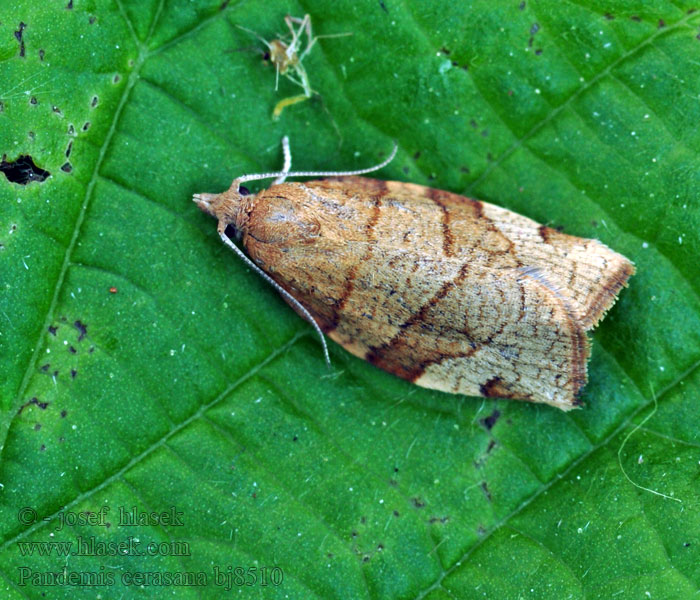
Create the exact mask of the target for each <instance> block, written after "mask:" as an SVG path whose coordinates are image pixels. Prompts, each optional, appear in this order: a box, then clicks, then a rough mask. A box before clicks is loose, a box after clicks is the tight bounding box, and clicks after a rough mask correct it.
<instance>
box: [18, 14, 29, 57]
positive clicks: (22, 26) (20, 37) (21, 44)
mask: <svg viewBox="0 0 700 600" xmlns="http://www.w3.org/2000/svg"><path fill="white" fill-rule="evenodd" d="M26 27H27V25H26V24H25V23H23V22H22V21H20V23H19V29H18V30H17V31H15V39H16V40H17V41H18V42H19V55H20V57H22V58H24V56H25V54H26V52H25V47H24V30H25V29H26Z"/></svg>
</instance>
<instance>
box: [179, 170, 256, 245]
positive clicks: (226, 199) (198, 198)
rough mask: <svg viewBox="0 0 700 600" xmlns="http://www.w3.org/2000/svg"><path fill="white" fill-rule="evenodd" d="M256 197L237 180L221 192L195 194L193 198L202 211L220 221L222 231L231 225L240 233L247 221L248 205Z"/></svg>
mask: <svg viewBox="0 0 700 600" xmlns="http://www.w3.org/2000/svg"><path fill="white" fill-rule="evenodd" d="M254 198H255V194H251V193H250V192H249V191H248V189H247V188H246V187H244V186H242V185H240V184H239V182H238V180H236V181H234V182H233V184H232V185H231V187H230V188H229V189H228V190H226V191H225V192H223V193H221V194H194V196H193V197H192V200H193V201H194V202H195V203H196V204H197V206H199V208H200V209H201V210H202V211H204V212H205V213H207V214H208V215H211V216H212V217H214V218H215V219H216V220H217V221H219V228H220V229H221V230H222V231H223V230H224V229H226V227H227V226H229V225H231V226H233V228H234V229H235V230H236V232H237V234H240V233H241V230H242V228H243V225H244V222H245V217H246V206H247V205H248V204H249V203H250V202H251V201H252V200H253V199H254Z"/></svg>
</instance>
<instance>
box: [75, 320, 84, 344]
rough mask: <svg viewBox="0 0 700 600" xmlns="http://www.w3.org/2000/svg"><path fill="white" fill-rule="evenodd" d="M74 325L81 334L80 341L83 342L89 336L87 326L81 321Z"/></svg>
mask: <svg viewBox="0 0 700 600" xmlns="http://www.w3.org/2000/svg"><path fill="white" fill-rule="evenodd" d="M73 325H74V327H75V328H76V329H77V330H78V331H79V332H80V335H79V336H78V341H79V342H81V341H82V340H83V338H84V337H85V336H86V335H87V325H85V324H84V323H82V322H81V321H80V319H78V320H77V321H76V322H75V323H73Z"/></svg>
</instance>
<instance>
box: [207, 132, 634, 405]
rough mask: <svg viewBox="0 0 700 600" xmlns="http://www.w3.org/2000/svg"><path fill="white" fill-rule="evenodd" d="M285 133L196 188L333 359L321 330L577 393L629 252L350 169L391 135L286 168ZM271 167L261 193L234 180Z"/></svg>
mask: <svg viewBox="0 0 700 600" xmlns="http://www.w3.org/2000/svg"><path fill="white" fill-rule="evenodd" d="M283 148H284V156H285V164H284V169H283V170H282V171H280V172H277V173H263V174H256V175H244V176H242V177H238V178H237V179H235V180H234V181H233V184H232V185H231V187H230V189H228V190H227V191H225V192H223V193H221V194H196V195H195V196H194V200H195V202H197V204H198V205H199V207H200V208H201V209H202V210H203V211H204V212H206V213H208V214H210V215H212V216H214V217H215V218H216V219H217V220H218V233H219V236H220V237H221V239H222V240H223V242H224V243H225V244H226V245H228V246H229V247H230V248H232V249H233V250H234V251H236V252H237V253H238V254H239V255H240V256H241V257H242V258H243V259H244V260H245V261H246V262H247V263H248V264H249V265H250V266H251V267H252V268H253V269H254V270H255V271H257V272H258V273H260V274H261V275H262V276H263V277H264V278H265V279H266V280H267V281H268V282H269V283H270V284H272V285H273V286H274V287H275V288H276V289H277V290H278V291H279V292H280V293H281V294H282V296H283V297H284V298H285V300H286V301H287V302H288V303H289V304H291V306H292V307H293V308H294V309H295V310H296V311H297V312H298V313H299V314H300V315H301V316H303V317H304V318H305V319H307V320H308V321H309V322H310V323H311V324H312V325H313V327H314V328H315V329H316V331H317V332H318V333H319V335H320V337H321V340H322V341H323V345H324V352H325V355H326V359H327V360H328V353H327V348H326V346H325V340H324V339H323V335H322V332H323V333H325V334H326V335H328V337H330V338H331V339H332V340H334V341H336V342H337V343H339V344H340V345H341V346H343V347H344V348H345V349H346V350H348V351H349V352H351V353H352V354H354V355H355V356H359V357H360V358H363V359H365V360H367V361H369V362H370V363H372V364H374V365H376V366H378V367H380V368H382V369H384V370H386V371H388V372H390V373H393V374H395V375H398V376H399V377H403V378H404V379H408V380H409V381H412V382H414V383H416V384H417V385H420V386H423V387H426V388H432V389H436V390H442V391H445V392H451V393H455V394H465V395H468V396H485V397H500V398H514V399H520V400H528V401H531V402H541V403H545V404H549V405H552V406H556V407H558V408H560V409H562V410H570V409H572V408H574V407H576V406H579V405H580V400H579V393H580V391H581V388H582V387H583V386H584V385H585V383H586V381H587V373H586V370H587V362H588V357H589V353H590V345H589V340H588V338H587V335H586V332H587V331H589V330H590V329H592V328H593V327H595V326H596V325H597V324H598V322H599V321H600V320H601V319H602V318H603V316H604V314H605V312H606V311H607V310H608V309H609V308H610V307H611V306H612V305H613V304H614V303H615V300H616V299H617V295H618V293H619V292H620V290H621V289H622V287H623V286H626V285H627V281H628V279H629V278H630V277H631V276H632V275H633V274H634V270H635V269H634V266H633V264H632V263H631V262H630V261H629V260H628V259H627V258H625V257H624V256H622V255H621V254H618V253H617V252H614V251H613V250H611V249H610V248H608V247H607V246H605V245H604V244H603V243H601V242H599V241H597V240H592V239H584V238H580V237H575V236H571V235H567V234H564V233H561V232H559V231H557V230H556V229H552V228H550V227H547V226H545V225H540V224H538V223H536V222H535V221H533V220H531V219H528V218H527V217H524V216H521V215H519V214H516V213H514V212H512V211H510V210H507V209H505V208H501V207H499V206H495V205H493V204H489V203H487V202H481V201H478V200H473V199H470V198H466V197H464V196H460V195H458V194H454V193H451V192H446V191H442V190H437V189H433V188H429V187H425V186H422V185H415V184H411V183H402V182H398V181H380V180H377V179H369V178H364V177H359V176H358V175H363V174H366V173H368V172H371V171H374V170H377V169H380V168H382V167H384V166H386V164H388V163H389V162H390V161H391V160H392V159H393V157H394V155H395V153H396V147H395V148H394V152H393V153H392V155H391V156H390V157H389V158H388V159H387V160H385V161H384V162H382V163H381V164H379V165H377V166H375V167H372V168H370V169H363V170H359V171H351V172H345V173H337V172H332V173H319V172H297V173H292V172H290V169H291V155H290V152H289V142H288V140H287V138H284V139H283ZM292 176H296V177H327V178H326V179H317V180H312V181H306V182H303V183H300V182H294V183H286V182H285V180H286V178H287V177H292ZM267 178H276V179H275V181H274V182H273V185H271V186H270V187H269V188H268V189H266V190H262V191H260V192H259V193H257V194H251V193H249V192H248V190H247V189H246V188H245V187H244V186H243V183H245V182H247V181H255V180H260V179H267ZM229 234H231V235H232V236H233V237H235V238H237V239H238V240H240V241H241V242H242V245H243V247H244V248H245V250H246V252H247V255H246V254H245V253H244V252H243V251H242V250H241V249H240V248H238V246H236V245H235V244H234V243H233V242H232V241H231V239H230V238H229Z"/></svg>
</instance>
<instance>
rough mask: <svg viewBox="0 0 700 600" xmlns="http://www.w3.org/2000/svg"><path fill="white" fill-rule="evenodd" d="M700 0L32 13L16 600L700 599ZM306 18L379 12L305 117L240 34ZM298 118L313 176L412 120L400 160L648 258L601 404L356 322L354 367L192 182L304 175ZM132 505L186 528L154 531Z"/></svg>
mask: <svg viewBox="0 0 700 600" xmlns="http://www.w3.org/2000/svg"><path fill="white" fill-rule="evenodd" d="M693 8H694V5H692V4H691V3H689V2H688V1H687V0H677V1H676V2H675V3H671V2H667V1H664V0H655V1H654V2H645V3H632V2H622V1H620V2H616V3H609V2H608V3H603V2H600V1H598V0H578V1H577V2H556V1H554V0H540V1H537V2H535V1H533V0H525V1H523V2H520V1H519V0H509V1H508V2H497V3H494V2H486V1H485V0H477V1H475V2H472V3H462V2H450V1H448V0H439V1H433V2H419V1H416V0H381V1H376V2H375V1H370V0H364V1H362V2H350V1H348V2H331V1H328V0H325V1H324V0H319V1H317V2H313V3H311V2H306V3H291V2H288V3H285V2H281V1H277V0H273V1H271V2H246V1H245V0H241V1H240V2H238V3H236V2H235V1H232V2H223V3H222V2H221V0H217V1H216V2H211V1H204V0H200V1H199V2H190V1H187V0H169V1H168V2H165V1H164V0H150V1H148V2H145V1H142V2H135V1H128V2H127V1H126V0H115V1H110V2H108V1H107V0H70V1H69V0H64V1H63V2H51V3H48V2H30V1H29V0H18V1H17V2H13V3H5V5H4V6H2V7H0V155H3V156H4V157H5V158H4V162H3V172H4V173H5V175H0V203H1V206H2V211H1V212H0V284H1V286H0V365H1V366H0V415H1V419H0V425H1V428H0V441H2V452H1V454H0V539H1V540H2V542H1V544H2V545H1V547H0V589H2V596H3V597H4V598H44V597H51V598H95V597H97V596H98V594H100V595H101V597H102V598H128V597H142V596H143V597H156V598H165V597H168V598H170V597H177V598H203V597H206V598H221V597H224V596H225V595H227V594H233V593H237V592H239V591H240V592H241V593H243V594H245V595H246V596H245V597H249V596H250V597H256V598H257V597H264V598H268V597H269V598H319V599H320V598H323V599H329V598H353V599H354V598H391V599H398V598H429V599H431V600H437V599H443V598H445V599H447V598H524V597H528V598H557V599H559V598H584V597H586V598H611V597H621V598H640V597H642V598H643V597H650V598H654V599H656V598H689V597H691V596H692V595H694V594H697V592H698V590H699V589H700V533H699V532H700V516H698V515H700V512H699V511H698V508H700V490H699V488H698V473H699V471H698V469H699V467H698V465H699V463H700V410H699V409H700V400H699V394H698V391H697V390H698V388H699V386H700V370H699V369H698V365H699V364H700V299H699V298H700V277H699V275H700V269H699V268H698V259H697V257H698V255H699V254H700V242H698V231H699V230H700V208H699V207H698V200H697V197H698V195H699V194H700V159H699V158H698V156H700V137H699V136H698V135H697V131H698V129H697V127H698V125H697V124H698V122H700V104H699V103H698V100H699V98H700V69H699V68H698V65H700V39H699V38H700V13H694V12H693V10H692V9H693ZM305 13H309V14H310V15H311V22H312V24H313V28H314V33H316V34H319V35H332V34H338V33H351V34H352V35H351V36H345V37H335V38H326V39H323V38H322V39H320V40H319V42H318V44H317V45H316V46H315V47H314V48H313V50H312V51H311V52H310V54H309V55H308V56H307V57H306V58H305V60H304V65H305V68H306V70H307V72H308V75H309V80H310V82H311V85H312V87H313V89H314V90H316V91H317V92H318V94H317V95H315V96H314V97H313V98H311V99H310V100H308V101H305V102H301V103H298V104H295V105H293V106H289V107H287V108H285V109H284V111H283V113H282V115H281V117H280V119H279V120H278V121H273V120H272V118H271V115H272V110H273V108H274V107H275V105H276V103H277V102H278V101H279V100H281V99H282V98H285V97H289V96H293V95H296V94H299V93H300V92H301V90H300V88H299V87H298V86H295V85H294V84H293V83H292V82H290V81H289V80H288V79H286V78H284V77H282V78H280V82H279V89H278V90H277V91H276V90H275V71H274V68H273V67H272V66H270V65H269V64H265V63H264V61H263V60H262V57H261V50H262V49H263V45H262V43H261V42H260V40H258V39H257V38H256V37H254V36H253V35H251V34H249V33H247V32H246V31H244V30H242V29H240V28H239V27H237V26H238V25H240V26H243V27H246V28H248V29H251V30H254V31H255V32H257V33H258V34H259V35H260V36H261V37H264V38H265V39H267V40H272V39H274V38H275V37H277V36H278V35H279V34H282V33H284V31H285V25H284V16H285V15H286V14H291V15H294V16H299V17H301V16H302V15H304V14H305ZM251 48H252V49H251ZM285 134H288V135H289V136H290V138H291V143H292V151H293V156H294V166H295V167H296V168H299V169H302V168H303V169H333V170H337V169H341V170H344V169H354V168H361V167H365V166H368V165H371V164H375V163H376V162H378V161H379V160H381V158H382V157H384V156H386V154H387V153H388V152H389V150H390V148H391V142H392V140H396V141H397V142H398V145H399V153H398V157H397V158H396V159H395V160H394V161H393V162H392V163H391V165H390V166H389V167H387V168H386V169H384V171H383V172H382V173H381V175H380V177H384V178H386V179H399V180H402V181H412V182H415V183H419V184H426V185H431V186H433V187H437V188H441V189H447V190H451V191H456V192H460V193H464V194H468V195H471V196H473V197H478V198H482V199H484V200H488V201H490V202H493V203H495V204H498V205H501V206H504V207H507V208H509V209H512V210H515V211H517V212H519V213H521V214H524V215H527V216H528V217H531V218H533V219H535V220H537V221H539V222H542V223H546V224H549V225H551V226H556V227H562V228H563V229H564V230H565V231H566V232H567V233H572V234H575V235H579V236H583V237H596V238H599V239H601V240H602V241H603V242H604V243H606V244H608V245H609V246H611V247H612V248H614V249H615V250H617V251H619V252H621V253H623V254H625V255H626V256H628V257H630V258H631V259H632V260H633V261H634V262H635V263H636V266H637V275H635V276H634V277H633V278H632V280H631V282H630V287H629V288H628V289H626V290H624V291H623V292H622V294H621V297H620V300H619V302H618V303H617V305H616V306H615V307H614V308H613V310H611V311H610V313H609V314H608V316H607V317H606V319H605V321H604V322H603V324H602V325H601V326H600V327H599V329H598V330H597V331H595V333H594V334H593V356H592V360H591V365H590V383H589V384H588V386H587V387H586V389H585V394H584V401H585V407H584V408H583V409H582V410H579V411H575V412H573V413H567V414H564V413H562V412H559V411H557V410H556V409H552V408H549V407H544V406H537V405H530V404H523V403H515V402H508V401H505V400H495V401H491V400H483V399H475V398H464V397H457V396H450V395H446V394H441V393H438V392H431V391H428V390H423V389H419V388H417V387H415V386H412V385H410V384H408V383H407V382H405V381H402V380H399V379H397V378H394V377H392V376H391V375H388V374H386V373H383V372H381V371H378V370H377V369H375V368H374V367H372V366H370V365H368V364H366V363H364V362H362V361H360V360H357V359H355V358H353V357H351V356H349V355H348V354H347V353H346V352H345V351H343V350H342V349H340V348H338V347H337V346H333V347H332V348H331V358H332V362H333V367H332V369H331V370H330V371H327V370H326V367H325V366H324V364H323V356H322V352H321V348H320V345H319V343H318V340H317V339H316V338H315V337H314V335H313V332H312V330H311V328H310V327H309V326H308V324H306V323H305V322H304V321H302V320H301V319H300V318H299V317H298V316H297V315H296V314H295V313H294V312H293V311H292V310H291V309H290V308H289V307H288V306H287V305H286V304H285V303H284V302H283V301H282V300H281V299H280V298H279V297H278V296H277V295H276V294H275V293H274V291H273V290H271V289H270V288H269V287H268V286H267V285H266V284H265V283H264V282H262V281H261V280H260V279H259V278H258V277H257V276H256V275H255V274H254V273H252V272H250V271H249V270H248V269H247V268H246V266H245V265H243V264H242V263H241V262H240V261H238V260H236V258H235V257H234V256H233V255H232V254H231V253H230V252H229V251H228V250H227V249H226V248H225V247H223V246H222V245H221V244H220V242H219V240H218V237H217V235H216V231H215V223H214V222H213V221H212V219H210V218H209V217H207V216H206V215H204V214H203V213H201V212H200V211H199V210H198V209H197V208H196V206H195V205H194V204H193V203H192V202H191V197H192V194H193V193H195V192H218V191H221V190H223V189H225V188H226V187H227V186H228V185H229V184H230V182H231V180H232V179H233V177H234V176H236V175H239V174H242V173H248V172H261V171H270V170H277V169H279V168H280V166H281V159H282V157H281V151H280V145H279V143H280V139H281V137H282V136H283V135H285ZM20 156H25V157H26V156H30V157H31V158H32V160H33V162H34V164H36V165H37V167H39V168H41V169H44V170H46V171H48V172H50V174H51V175H50V177H49V178H47V179H45V180H44V181H30V182H29V183H26V182H25V183H24V184H22V183H17V182H13V181H11V180H10V179H15V180H16V179H17V178H18V176H21V175H22V173H24V175H25V179H26V175H27V172H28V169H30V168H31V167H29V166H28V164H29V163H27V162H26V159H23V161H25V162H24V163H23V164H24V166H23V167H21V168H20V167H16V168H14V169H10V168H9V167H8V163H13V162H14V161H16V160H17V159H18V158H19V157H20ZM6 167H7V168H6ZM8 175H9V179H8ZM105 507H106V508H108V509H109V511H108V512H99V511H100V509H103V510H105ZM120 507H121V509H122V510H123V511H125V512H126V513H130V511H131V509H132V507H137V510H140V511H147V512H155V513H161V512H165V513H166V514H167V515H169V516H168V517H167V519H170V520H168V521H166V522H160V523H159V524H153V523H150V524H149V523H143V524H141V525H137V526H131V527H130V526H128V525H125V524H124V523H123V522H120V514H119V511H120ZM171 507H174V508H173V509H171ZM27 509H29V510H27ZM173 511H174V512H173ZM178 513H180V514H178ZM90 515H92V516H90ZM122 517H123V518H125V515H122ZM179 521H181V522H182V524H180V523H179ZM107 524H109V526H107ZM130 539H131V542H129V540H130ZM79 540H82V542H83V543H85V544H89V543H92V544H93V546H92V548H93V551H92V553H91V554H92V555H87V554H90V553H89V552H87V553H86V552H82V555H81V554H80V553H79V552H78V550H79V548H78V544H79ZM136 540H138V541H136ZM33 542H71V543H72V544H73V546H72V547H71V549H70V552H71V555H70V556H68V557H66V556H62V555H60V554H59V552H60V550H61V548H59V547H48V546H43V547H42V546H36V545H34V546H32V543H33ZM100 542H108V543H112V544H114V546H104V547H100V546H98V545H97V544H99V543H100ZM151 542H154V543H157V544H164V545H163V546H158V547H154V548H151V552H150V554H149V553H146V549H147V545H148V544H149V543H151ZM119 543H125V544H126V546H125V547H124V548H119V547H118V546H117V544H119ZM129 543H131V546H129ZM62 548H63V549H64V550H65V549H66V548H65V547H62ZM134 548H136V549H137V550H138V551H139V552H144V554H143V555H135V554H134V552H133V550H134ZM85 549H88V547H87V546H85V547H83V550H85ZM125 549H127V550H129V549H131V550H132V554H131V555H125V554H124V550H125ZM32 552H33V554H31V553H32ZM240 569H242V570H240ZM275 569H277V570H275ZM178 573H179V574H182V573H191V574H194V575H192V576H191V577H192V579H191V580H189V583H192V584H200V583H202V584H203V583H204V581H202V580H201V578H202V577H204V578H205V579H206V585H190V586H182V585H177V584H178V583H182V581H181V580H179V579H177V577H178ZM198 573H201V574H202V575H197V574H198ZM217 573H218V579H217ZM52 574H53V575H52ZM149 574H151V575H149ZM167 574H171V575H172V577H173V579H171V580H169V584H168V581H166V579H167V578H166V575H167ZM280 574H282V576H283V580H282V581H281V582H280V581H278V580H277V579H276V578H277V577H278V576H279V575H280ZM197 577H199V578H200V579H199V580H198V579H197ZM246 578H247V579H246ZM273 579H274V581H273ZM246 582H247V583H253V585H251V586H246V585H244V584H245V583H246ZM97 583H102V584H103V585H101V586H95V585H88V584H97ZM227 587H229V588H230V589H227Z"/></svg>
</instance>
